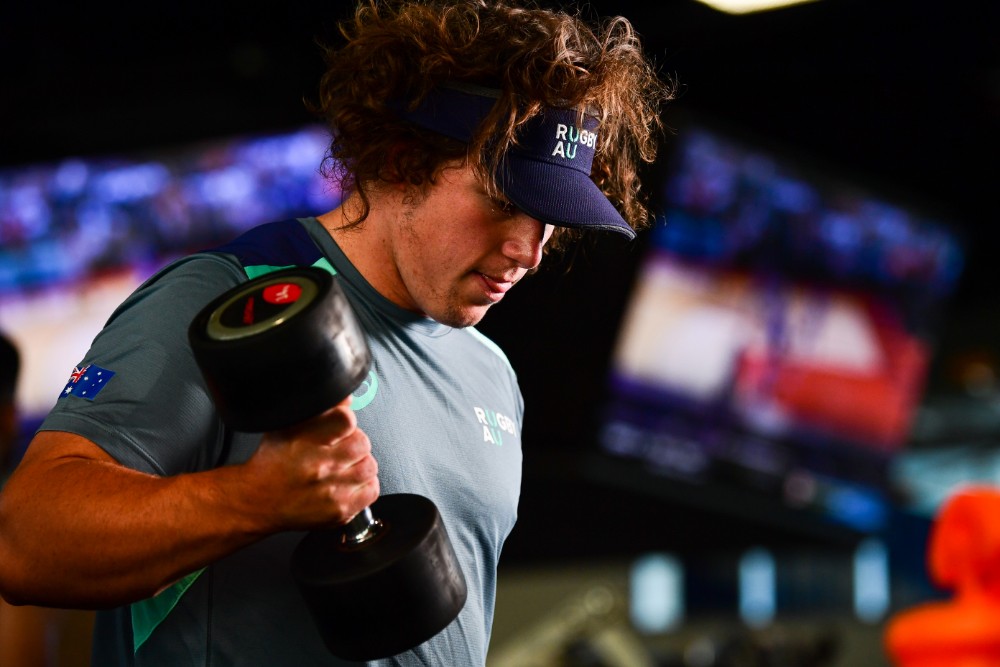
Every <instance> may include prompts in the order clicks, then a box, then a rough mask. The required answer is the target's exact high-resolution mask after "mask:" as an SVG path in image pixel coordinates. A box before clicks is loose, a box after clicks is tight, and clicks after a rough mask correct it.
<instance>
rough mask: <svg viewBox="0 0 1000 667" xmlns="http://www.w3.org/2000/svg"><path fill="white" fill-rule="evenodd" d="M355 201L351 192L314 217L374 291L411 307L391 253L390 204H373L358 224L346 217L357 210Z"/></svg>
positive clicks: (407, 307)
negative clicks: (337, 204) (333, 207)
mask: <svg viewBox="0 0 1000 667" xmlns="http://www.w3.org/2000/svg"><path fill="white" fill-rule="evenodd" d="M359 203H360V202H359V201H358V200H357V199H356V196H354V195H352V196H351V197H349V198H348V199H346V200H345V201H344V202H343V203H341V205H340V206H338V207H337V208H335V209H333V210H332V211H329V212H327V213H324V214H322V215H319V216H316V219H317V220H319V222H320V224H321V225H323V227H324V228H325V229H326V231H327V233H328V234H330V236H331V237H332V238H333V240H334V241H335V242H336V244H337V245H338V246H339V247H340V250H341V251H342V252H343V253H344V255H346V256H347V259H349V260H350V262H351V264H353V265H354V268H356V269H357V270H358V271H359V272H360V273H361V275H362V276H364V277H365V279H366V280H367V281H368V282H369V283H370V284H371V286H372V287H374V288H375V290H376V291H377V292H378V293H379V294H381V295H382V296H384V297H385V298H387V299H389V300H390V301H392V302H393V303H395V304H396V305H398V306H401V307H403V308H406V309H407V310H412V304H410V303H409V301H408V295H407V294H406V292H405V289H404V288H403V286H402V280H401V278H400V276H399V273H398V272H397V270H396V262H395V259H394V256H393V243H392V237H391V234H389V231H390V229H391V221H390V220H388V219H387V218H386V216H387V215H391V211H390V207H387V206H381V205H380V206H373V207H372V209H371V210H370V211H369V214H368V217H367V218H365V220H364V221H363V222H361V223H360V224H358V225H353V226H352V225H351V224H350V220H351V219H352V218H353V217H354V214H355V212H356V211H357V210H358V209H357V206H358V205H359Z"/></svg>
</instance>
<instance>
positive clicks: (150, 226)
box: [0, 126, 339, 420]
mask: <svg viewBox="0 0 1000 667" xmlns="http://www.w3.org/2000/svg"><path fill="white" fill-rule="evenodd" d="M327 144H328V136H327V133H326V131H325V130H324V129H322V128H319V127H313V126H309V127H303V128H298V129H294V130H292V131H287V132H276V133H274V134H269V135H263V136H244V137H232V138H225V139H219V140H217V141H211V142H206V143H197V144H191V145H186V146H178V147H173V148H169V149H163V150H156V151H145V152H137V153H135V154H129V155H110V156H91V157H67V158H65V159H63V160H60V161H58V162H55V163H50V164H30V165H20V166H14V167H6V168H3V169H2V170H0V330H2V331H4V332H5V333H7V335H9V336H10V337H11V338H12V339H13V340H14V342H15V344H16V345H17V346H18V347H19V350H20V352H21V356H22V372H21V377H20V382H19V385H18V394H17V396H18V402H19V406H20V408H21V411H22V414H23V415H25V418H26V419H28V420H31V419H35V418H38V417H40V416H41V415H43V414H44V413H46V412H48V410H49V408H51V406H52V405H53V404H54V403H55V399H56V398H57V396H58V394H59V391H60V390H61V388H62V387H63V386H64V385H65V382H66V379H67V377H69V374H70V373H71V372H72V371H73V369H74V366H75V364H77V363H79V361H80V359H81V358H82V357H83V355H84V354H85V353H86V351H87V349H88V347H89V345H90V342H91V340H92V339H93V337H94V336H95V335H96V334H97V332H98V331H99V330H100V328H101V327H102V326H103V324H104V322H105V320H106V319H107V317H108V316H109V315H110V314H111V313H112V311H113V310H114V308H115V307H116V306H117V305H118V304H119V303H120V302H121V301H122V300H123V299H124V298H125V297H126V296H127V295H128V294H129V293H130V292H131V291H132V290H134V289H135V287H137V286H138V285H139V284H140V283H141V282H142V281H143V280H144V279H146V278H147V277H149V276H150V275H151V274H152V273H153V272H154V271H155V270H157V269H158V268H160V267H161V266H163V265H164V264H166V263H167V262H168V261H170V260H171V259H174V258H176V257H178V256H180V255H183V254H186V253H189V252H193V251H197V250H200V249H204V248H207V247H210V246H212V245H214V244H217V243H220V242H222V241H225V240H228V239H229V238H231V237H233V236H236V235H237V234H238V233H239V232H240V231H242V230H244V229H246V228H249V227H251V226H253V225H257V224H260V223H264V222H268V221H270V220H277V219H281V218H287V217H295V216H303V215H311V214H315V213H321V212H324V211H326V210H329V209H330V208H333V207H334V206H335V205H336V204H337V202H338V201H339V192H338V191H337V190H336V188H335V187H334V186H333V185H331V183H330V182H329V181H328V180H326V179H324V178H323V177H322V176H321V174H320V173H319V168H320V165H321V163H322V161H323V158H324V155H325V152H326V148H327Z"/></svg>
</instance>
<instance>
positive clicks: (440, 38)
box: [310, 0, 673, 250]
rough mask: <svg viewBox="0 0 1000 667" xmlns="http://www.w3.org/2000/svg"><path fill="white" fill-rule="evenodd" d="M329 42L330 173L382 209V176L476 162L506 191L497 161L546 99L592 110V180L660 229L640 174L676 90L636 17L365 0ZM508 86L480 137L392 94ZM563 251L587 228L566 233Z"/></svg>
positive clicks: (321, 97)
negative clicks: (397, 107) (438, 122)
mask: <svg viewBox="0 0 1000 667" xmlns="http://www.w3.org/2000/svg"><path fill="white" fill-rule="evenodd" d="M340 32H341V35H342V37H343V38H344V39H345V40H346V41H345V42H344V43H342V44H340V45H339V46H324V53H325V59H326V71H325V73H324V75H323V76H322V78H321V80H320V84H319V90H318V98H317V100H316V101H315V102H313V103H311V104H310V107H311V109H312V110H313V111H314V112H315V113H316V114H317V115H318V116H320V117H321V118H323V119H324V120H325V122H326V123H327V125H328V126H329V127H330V129H331V130H332V133H333V137H332V140H331V144H330V149H329V151H328V154H327V160H326V161H325V162H324V173H325V174H326V175H327V176H328V177H331V178H334V179H336V180H338V181H339V182H340V185H341V188H342V190H343V191H345V192H349V191H351V192H356V193H357V194H358V195H359V197H360V200H361V204H362V205H361V210H360V214H359V215H358V217H357V219H356V221H355V223H360V222H361V221H363V220H364V219H365V217H367V215H368V212H369V210H370V200H369V196H368V195H369V188H370V187H372V186H374V185H376V184H377V183H379V182H383V183H401V182H406V183H409V184H412V185H421V184H424V183H428V182H433V180H434V175H435V173H436V171H437V169H438V168H439V167H440V166H441V165H442V164H444V163H446V162H450V161H453V160H457V159H466V160H468V162H469V164H470V165H471V166H472V168H473V169H474V170H475V172H476V173H477V175H478V176H479V178H480V180H481V181H482V182H483V184H484V187H485V188H486V189H487V191H488V192H489V193H490V194H491V195H494V196H496V195H497V194H498V191H499V189H498V187H497V184H496V181H495V177H494V174H495V167H496V165H497V164H498V163H499V161H500V160H501V159H502V156H503V154H504V151H506V150H507V148H509V147H510V146H511V145H512V144H513V143H515V142H516V137H517V132H518V129H519V128H520V127H521V126H522V125H523V124H524V123H525V122H526V121H527V120H529V119H530V118H532V117H533V116H535V115H536V114H538V113H540V112H541V111H542V110H543V109H544V108H545V107H558V108H574V109H580V110H581V113H583V110H586V112H587V113H588V114H592V115H594V116H596V117H597V118H598V119H599V120H600V122H601V126H600V127H601V130H600V133H599V140H598V145H597V147H596V156H595V159H594V162H593V167H592V171H591V178H592V180H593V181H594V182H595V183H596V184H597V185H598V187H600V189H601V190H602V191H603V192H604V194H605V195H606V196H607V197H608V199H609V200H610V201H611V202H612V203H613V204H614V205H615V207H616V208H617V209H618V211H619V212H620V213H621V215H622V217H623V218H624V219H625V220H626V221H628V223H629V225H631V226H632V227H633V228H634V229H640V228H642V227H644V226H645V225H647V224H648V218H649V212H648V209H647V208H646V202H645V195H644V193H643V192H642V191H641V187H640V179H639V169H640V167H641V164H642V163H651V162H653V161H654V159H655V157H656V153H657V147H658V140H659V135H660V132H661V130H662V129H663V125H662V121H661V118H660V111H661V106H662V104H663V103H665V102H667V101H668V100H670V99H671V98H672V97H673V88H672V85H671V84H670V83H669V82H665V81H663V80H661V79H660V78H659V77H658V76H657V74H656V72H655V71H654V69H653V67H652V64H651V63H650V62H649V61H648V60H647V58H646V57H645V56H644V54H643V52H642V48H641V44H640V40H639V37H638V35H637V34H636V32H635V30H634V29H633V27H632V25H631V24H630V23H629V22H628V20H626V19H625V18H623V17H614V18H607V19H602V20H601V21H599V22H588V21H585V20H584V19H583V18H582V17H581V16H580V15H579V14H575V15H571V14H569V13H567V12H565V11H551V10H547V9H541V8H539V7H537V6H536V5H535V4H534V3H531V1H530V0H426V1H421V0H363V1H362V3H361V4H360V5H359V6H358V8H357V9H356V10H355V12H354V13H353V16H352V17H351V18H349V19H346V20H344V21H343V22H342V23H341V24H340ZM446 82H464V83H472V84H476V85H480V86H487V87H491V88H497V89H499V90H500V91H501V95H500V99H499V100H498V102H497V104H496V105H495V106H494V108H493V110H492V111H491V112H490V114H489V115H488V116H487V117H486V118H485V119H484V121H483V123H481V125H480V127H479V129H478V130H477V132H476V133H475V134H474V135H473V137H472V139H471V140H470V142H469V144H467V145H466V144H463V143H461V142H457V141H455V140H452V139H448V138H446V137H443V136H440V135H436V134H434V133H431V132H428V131H426V130H422V129H420V128H417V127H416V126H414V125H411V124H409V123H406V122H404V121H402V120H400V118H399V117H398V115H397V114H396V113H394V111H393V110H392V108H391V106H392V103H394V102H395V103H398V102H399V101H400V100H404V101H406V100H408V101H409V103H410V104H411V108H412V107H416V105H418V104H419V103H420V102H421V101H422V100H423V99H424V97H425V96H426V95H427V94H428V93H429V92H430V91H432V90H433V89H435V88H436V87H437V86H439V85H441V84H443V83H446ZM556 232H557V234H556V235H554V236H553V239H552V241H551V242H550V243H549V247H548V248H547V250H549V249H555V248H559V247H561V246H565V245H566V244H567V241H568V240H569V239H570V238H572V237H575V236H577V234H578V232H577V231H576V230H570V229H566V228H558V229H557V230H556Z"/></svg>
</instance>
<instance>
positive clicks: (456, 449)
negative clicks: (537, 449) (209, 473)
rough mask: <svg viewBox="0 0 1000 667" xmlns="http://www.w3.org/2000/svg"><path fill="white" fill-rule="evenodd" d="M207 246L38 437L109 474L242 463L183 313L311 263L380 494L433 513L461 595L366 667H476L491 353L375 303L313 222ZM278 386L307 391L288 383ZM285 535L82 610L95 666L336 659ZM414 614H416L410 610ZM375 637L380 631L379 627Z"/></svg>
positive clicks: (509, 411) (170, 274) (493, 485)
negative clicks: (158, 589) (406, 645)
mask: <svg viewBox="0 0 1000 667" xmlns="http://www.w3.org/2000/svg"><path fill="white" fill-rule="evenodd" d="M219 250H220V251H219V252H210V253H199V254H195V255H192V256H190V257H186V258H184V259H181V260H178V261H176V262H174V263H173V264H171V265H170V266H169V267H167V268H165V269H164V270H163V271H161V272H160V273H158V274H157V275H156V276H154V277H152V278H151V279H150V280H148V281H146V283H144V284H143V285H142V286H141V287H140V288H139V289H137V290H136V292H135V293H134V294H133V295H132V296H130V297H129V298H128V299H127V300H126V301H125V302H124V303H123V304H122V305H121V306H120V307H119V308H118V309H117V310H116V311H115V313H114V314H113V315H112V317H111V318H110V319H109V321H108V323H107V325H106V327H105V329H104V330H103V331H102V332H101V333H100V334H99V335H98V336H97V337H96V338H95V340H94V342H93V345H92V347H91V349H90V350H89V351H88V352H87V354H86V357H85V359H84V360H83V361H82V363H81V365H80V366H79V367H78V369H75V370H78V371H79V373H75V376H76V382H73V381H71V382H68V383H67V387H66V390H65V391H64V392H63V394H62V396H61V397H60V399H59V400H58V401H57V404H56V406H55V407H54V409H53V410H52V412H51V413H50V414H49V415H48V417H47V418H46V420H45V421H44V423H43V424H42V425H41V427H40V428H41V430H59V431H69V432H72V433H77V434H79V435H82V436H84V437H86V438H88V439H90V440H91V441H93V442H95V443H96V444H98V445H99V446H100V447H102V448H103V449H104V450H106V451H107V452H108V453H109V454H111V455H112V456H113V457H115V458H116V459H117V460H118V461H120V462H121V463H122V464H124V465H126V466H129V467H131V468H135V469H137V470H141V471H144V472H148V473H153V474H156V475H176V474H181V473H185V472H193V471H199V470H206V469H210V468H213V467H216V466H221V465H227V464H232V463H238V462H241V461H245V460H246V459H247V458H249V457H250V456H251V455H252V454H253V452H254V451H255V449H256V447H257V444H258V442H259V440H260V436H259V434H247V433H238V432H230V431H228V430H227V429H225V428H224V426H223V424H222V423H221V422H220V420H219V418H218V415H217V414H216V413H215V411H214V409H213V405H212V402H211V399H210V397H209V395H208V393H207V390H206V388H205V386H204V382H203V380H202V377H201V374H200V372H199V371H198V369H197V366H196V364H195V362H194V359H193V356H192V353H191V349H190V347H189V344H188V341H187V328H188V325H189V323H190V322H191V320H192V319H193V318H194V316H195V314H196V313H197V312H198V311H199V310H200V309H201V308H202V307H203V306H205V305H206V304H207V303H208V302H209V301H211V300H212V299H213V298H215V297H216V296H218V295H219V294H221V293H222V292H223V291H225V290H226V289H229V288H231V287H233V286H235V285H238V284H239V283H240V282H242V281H244V280H246V279H247V277H248V276H251V277H253V276H255V275H260V274H262V273H266V272H268V271H270V270H274V269H276V268H280V267H283V266H288V265H301V264H312V265H316V266H321V267H324V268H327V269H328V270H331V271H332V272H334V273H336V274H337V275H338V279H339V280H340V281H341V285H342V286H343V287H344V290H345V292H346V293H347V295H348V297H349V299H350V300H351V302H352V305H353V306H354V309H355V311H356V313H357V315H358V319H359V320H360V322H361V324H362V326H363V328H364V329H365V331H366V334H367V336H368V341H369V345H370V347H371V349H372V356H373V365H372V372H371V374H370V375H369V377H368V380H367V381H366V382H364V383H363V384H362V386H360V387H359V388H358V389H357V390H356V391H355V393H354V403H353V407H354V409H355V411H356V413H357V416H358V423H359V425H360V426H361V428H362V429H363V430H364V431H365V432H366V433H367V434H368V436H369V438H370V440H371V442H372V447H373V450H374V455H375V458H376V460H377V461H378V463H379V481H380V484H381V489H382V494H383V495H386V494H393V493H416V494H419V495H423V496H426V497H428V498H430V499H431V500H432V501H434V503H435V504H436V505H437V507H438V509H439V510H440V512H441V515H442V518H443V520H444V524H445V526H446V529H447V532H448V534H449V536H450V538H451V541H452V544H453V546H454V548H455V552H456V555H457V557H458V560H459V563H460V564H461V567H462V570H463V571H464V573H465V577H466V579H467V582H468V587H469V597H468V601H467V602H466V604H465V607H464V608H463V610H462V612H461V613H460V615H459V617H458V618H457V619H456V620H455V621H454V622H453V623H452V624H451V625H449V626H448V627H447V628H446V629H445V630H444V631H443V632H442V633H440V634H439V635H437V636H435V637H434V638H432V639H431V640H430V641H428V642H426V643H425V644H423V645H421V646H419V647H417V648H416V649H414V650H413V651H410V652H407V653H404V654H401V655H399V656H396V657H393V658H391V659H387V660H384V661H378V662H373V663H369V664H373V665H399V666H404V665H462V666H463V667H464V666H472V665H482V664H484V663H485V658H486V650H487V645H488V642H489V636H490V627H491V623H492V617H493V606H494V596H495V587H496V565H497V561H498V559H499V555H500V550H501V547H502V545H503V542H504V540H505V539H506V537H507V535H508V534H509V533H510V530H511V529H512V528H513V525H514V522H515V520H516V514H517V501H518V494H519V488H520V480H521V442H520V434H521V425H522V422H523V410H524V406H523V401H522V397H521V393H520V391H519V389H518V386H517V380H516V377H515V374H514V372H513V370H512V369H511V367H510V364H509V363H508V361H507V359H506V357H505V356H504V355H503V353H502V352H501V351H500V350H499V349H498V348H497V347H496V346H495V345H494V344H493V343H492V342H490V341H489V340H487V339H486V338H485V337H484V336H482V335H481V334H479V333H478V332H477V331H476V330H475V329H473V328H465V329H455V328H451V327H448V326H444V325H442V324H439V323H437V322H435V321H433V320H430V319H427V318H424V317H421V316H418V315H415V314H414V313H411V312H408V311H405V310H403V309H401V308H399V307H398V306H396V305H394V304H393V303H391V302H389V301H388V300H387V299H385V298H384V297H382V296H381V295H380V294H378V293H377V292H376V291H375V290H374V289H373V288H372V287H371V285H369V284H368V282H367V281H366V280H365V279H364V277H362V276H361V274H360V273H358V272H357V270H356V269H355V268H354V267H353V266H352V265H351V263H350V262H349V261H348V260H347V258H346V257H345V256H344V255H343V253H342V252H341V251H340V249H339V248H338V247H337V246H336V244H335V243H334V242H333V240H332V239H331V238H330V236H329V235H328V234H327V233H326V231H325V230H324V229H323V228H322V227H321V226H320V225H319V223H318V222H317V221H316V220H315V218H303V219H300V220H290V221H282V222H279V223H272V224H270V225H264V226H262V227H259V228H257V229H255V230H251V231H250V232H249V233H248V234H245V235H244V236H243V237H241V238H240V239H238V240H237V241H236V242H235V243H234V244H231V245H229V246H226V247H223V248H221V249H219ZM276 375H277V377H275V376H270V377H261V378H260V381H261V382H284V383H288V385H289V386H288V391H289V393H290V394H294V392H296V391H308V387H297V386H295V384H294V380H293V379H292V378H286V377H280V371H279V372H278V373H277V374H276ZM301 537H302V533H281V534H277V535H274V536H272V537H270V538H267V539H265V540H262V541H261V542H259V543H257V544H254V545H252V546H250V547H247V548H245V549H243V550H240V551H238V552H236V553H234V554H232V555H230V556H229V557H226V558H224V559H222V560H220V561H217V562H215V563H213V564H211V565H210V566H208V567H206V568H204V569H203V570H201V571H199V572H194V573H192V574H191V575H189V576H188V577H185V578H184V579H183V580H182V581H180V582H178V583H177V584H175V585H174V586H173V587H171V588H170V589H168V590H166V591H164V592H162V593H161V594H159V595H157V596H156V597H155V598H153V599H151V600H146V601H142V602H138V603H135V604H133V605H130V606H129V607H124V608H120V609H116V610H112V611H107V612H100V613H99V614H98V622H97V628H96V630H95V649H94V656H95V659H94V664H98V665H101V666H102V667H104V666H106V665H107V666H111V665H135V666H139V667H141V666H146V665H206V666H207V665H211V666H212V667H222V666H224V665H254V666H258V665H268V666H272V665H273V666H279V665H295V666H305V665H341V664H356V663H346V662H343V661H340V660H338V659H336V658H334V657H332V656H331V655H330V654H329V652H328V651H327V650H326V648H325V646H324V645H323V643H322V640H321V639H320V636H319V634H318V632H317V630H316V629H315V625H314V623H313V621H312V619H311V618H310V617H309V616H308V612H307V611H306V608H305V606H304V604H303V602H302V600H301V598H300V596H299V593H298V591H297V589H296V588H295V586H294V583H293V581H292V579H291V575H290V573H289V559H290V554H291V552H292V550H293V549H294V548H295V546H296V545H297V543H298V541H299V540H300V539H301ZM414 613H417V614H419V613H420V611H419V610H414ZM386 631H387V632H391V628H386Z"/></svg>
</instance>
